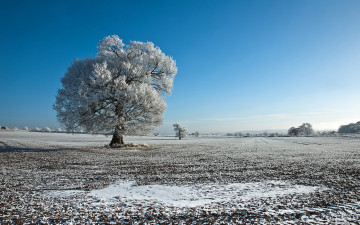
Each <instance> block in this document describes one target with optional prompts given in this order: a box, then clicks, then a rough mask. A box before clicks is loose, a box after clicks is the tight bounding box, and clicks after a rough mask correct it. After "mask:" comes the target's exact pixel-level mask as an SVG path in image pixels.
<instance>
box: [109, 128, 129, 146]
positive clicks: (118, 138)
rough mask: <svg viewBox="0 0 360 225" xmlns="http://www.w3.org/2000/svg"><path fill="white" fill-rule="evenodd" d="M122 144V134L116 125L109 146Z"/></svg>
mask: <svg viewBox="0 0 360 225" xmlns="http://www.w3.org/2000/svg"><path fill="white" fill-rule="evenodd" d="M123 144H125V143H124V138H123V135H122V134H121V132H120V129H119V127H116V128H115V132H114V134H113V137H112V139H111V142H110V146H114V145H123Z"/></svg>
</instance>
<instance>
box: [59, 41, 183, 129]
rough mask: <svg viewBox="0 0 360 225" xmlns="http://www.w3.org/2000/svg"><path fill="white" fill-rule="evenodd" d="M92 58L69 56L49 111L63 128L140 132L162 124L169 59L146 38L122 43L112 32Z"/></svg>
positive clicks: (173, 68)
mask: <svg viewBox="0 0 360 225" xmlns="http://www.w3.org/2000/svg"><path fill="white" fill-rule="evenodd" d="M98 51H99V52H98V54H97V56H96V57H95V58H87V59H82V60H75V61H74V62H73V64H72V65H71V66H70V67H69V68H68V70H67V72H66V73H65V76H64V77H63V78H62V80H61V82H62V85H63V88H62V89H60V90H59V91H58V95H57V97H56V103H55V104H54V109H55V110H56V111H57V118H58V120H59V122H60V123H61V124H63V125H64V126H65V127H66V129H67V130H80V129H85V130H86V131H87V132H90V133H91V132H93V133H94V132H106V133H109V132H111V133H112V132H114V131H117V132H118V134H119V135H125V134H144V133H147V132H149V131H151V130H152V129H153V128H154V127H155V126H158V125H160V124H161V123H162V114H163V112H164V111H165V109H166V103H165V100H164V94H163V93H167V94H170V93H171V89H172V86H173V80H174V77H175V75H176V73H177V68H176V64H175V61H174V60H173V59H172V58H171V57H168V56H166V55H165V54H164V53H163V52H162V51H161V50H160V48H158V47H155V46H154V44H153V43H151V42H147V43H144V42H137V41H133V42H131V43H130V44H129V45H127V46H126V45H125V44H124V43H123V41H122V40H121V39H120V38H119V37H118V36H116V35H112V36H108V37H105V38H104V39H103V40H102V41H100V42H99V44H98Z"/></svg>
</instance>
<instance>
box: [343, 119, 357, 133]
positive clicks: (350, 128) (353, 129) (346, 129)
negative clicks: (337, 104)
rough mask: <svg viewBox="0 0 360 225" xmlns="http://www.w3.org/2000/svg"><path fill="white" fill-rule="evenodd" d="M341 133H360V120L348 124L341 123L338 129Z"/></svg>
mask: <svg viewBox="0 0 360 225" xmlns="http://www.w3.org/2000/svg"><path fill="white" fill-rule="evenodd" d="M338 132H339V133H360V121H358V122H357V123H350V124H348V125H341V126H340V127H339V130H338Z"/></svg>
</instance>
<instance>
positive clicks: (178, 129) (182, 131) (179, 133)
mask: <svg viewBox="0 0 360 225" xmlns="http://www.w3.org/2000/svg"><path fill="white" fill-rule="evenodd" d="M173 127H174V131H175V137H179V140H181V138H184V137H186V136H187V128H186V127H184V126H182V125H180V124H178V123H175V124H174V125H173Z"/></svg>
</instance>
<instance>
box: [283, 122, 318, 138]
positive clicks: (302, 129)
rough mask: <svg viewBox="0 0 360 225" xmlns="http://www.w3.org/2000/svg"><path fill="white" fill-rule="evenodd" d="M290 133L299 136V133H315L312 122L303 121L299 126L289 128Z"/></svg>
mask: <svg viewBox="0 0 360 225" xmlns="http://www.w3.org/2000/svg"><path fill="white" fill-rule="evenodd" d="M288 134H289V135H290V136H299V135H305V136H307V135H311V134H314V130H313V128H312V125H311V124H310V123H303V124H302V125H300V126H299V127H298V128H295V127H291V128H290V129H289V130H288Z"/></svg>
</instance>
